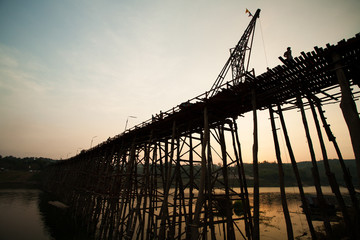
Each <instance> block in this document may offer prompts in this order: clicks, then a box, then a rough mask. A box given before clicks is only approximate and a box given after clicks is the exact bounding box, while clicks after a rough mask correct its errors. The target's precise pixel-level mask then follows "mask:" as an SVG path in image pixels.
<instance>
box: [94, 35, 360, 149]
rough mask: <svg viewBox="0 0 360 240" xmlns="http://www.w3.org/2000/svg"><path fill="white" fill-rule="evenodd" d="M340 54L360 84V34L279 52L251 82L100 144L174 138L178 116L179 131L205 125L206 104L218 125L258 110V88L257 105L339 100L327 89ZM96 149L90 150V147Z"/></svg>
mask: <svg viewBox="0 0 360 240" xmlns="http://www.w3.org/2000/svg"><path fill="white" fill-rule="evenodd" d="M334 54H338V55H339V56H340V58H341V61H340V62H339V63H340V64H341V66H342V68H343V70H344V72H345V73H346V75H347V78H348V79H351V80H352V82H350V84H357V85H359V83H360V80H359V75H360V74H359V72H360V70H359V69H360V67H359V66H360V57H359V56H360V34H357V35H356V36H355V37H354V38H351V39H348V40H347V41H345V40H343V41H340V42H339V43H338V44H337V45H329V44H327V46H326V48H325V49H323V48H318V47H315V48H314V51H312V52H308V53H304V52H302V53H301V56H299V57H295V58H294V59H293V60H291V61H286V60H284V59H282V58H281V57H280V58H279V59H280V60H281V61H282V62H283V63H284V64H283V65H279V66H277V67H275V68H272V69H268V71H267V72H265V73H263V74H261V75H259V76H257V77H254V78H252V77H250V76H248V77H247V78H246V80H245V82H243V83H240V84H237V85H235V86H232V85H231V84H229V82H228V83H225V84H223V85H222V86H221V91H219V92H218V93H217V94H216V95H214V96H213V97H209V98H208V97H207V96H208V95H209V94H208V92H206V93H204V94H202V95H200V96H198V97H195V98H193V99H191V100H189V101H188V104H187V106H186V107H180V105H179V106H177V107H175V108H173V109H171V110H169V111H167V112H164V113H163V114H162V116H161V118H160V117H158V118H156V119H149V120H148V121H145V122H143V123H141V124H139V125H137V126H135V127H133V128H131V129H129V130H127V131H126V132H124V133H122V134H121V135H117V136H115V137H114V138H112V139H109V140H108V141H106V142H104V143H101V144H99V145H98V146H95V147H94V148H93V149H96V148H99V147H102V146H103V145H106V144H109V143H113V142H117V143H119V142H121V143H122V144H131V143H133V140H134V137H136V142H143V141H146V140H147V139H148V138H149V136H150V135H151V133H152V138H153V139H161V138H168V137H170V136H171V134H172V127H173V122H174V121H175V122H176V129H177V134H179V135H182V134H184V133H186V132H189V131H191V132H195V131H197V130H199V131H200V130H201V129H202V127H203V112H202V111H203V109H204V107H205V106H206V107H207V108H208V112H209V123H210V125H214V124H216V123H219V122H223V121H225V120H226V119H227V118H230V117H233V118H236V117H237V116H239V115H241V114H244V113H246V112H249V111H251V110H252V103H251V99H252V92H253V91H255V94H256V104H257V105H256V107H257V109H264V108H267V107H268V106H270V105H273V104H284V103H295V101H294V99H295V97H296V95H298V94H301V95H304V94H308V93H311V94H318V93H322V97H321V99H322V101H323V102H326V101H330V100H336V99H337V96H336V95H338V94H339V93H337V94H335V95H332V94H331V93H327V91H329V90H331V89H333V88H336V87H337V86H338V80H337V78H336V74H335V67H334V66H335V64H336V62H334V61H333V56H334ZM89 151H90V150H89Z"/></svg>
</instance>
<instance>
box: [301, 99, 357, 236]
mask: <svg viewBox="0 0 360 240" xmlns="http://www.w3.org/2000/svg"><path fill="white" fill-rule="evenodd" d="M308 101H309V104H310V109H311V112H312V114H313V117H314V122H315V127H316V131H317V133H318V137H319V142H320V147H321V152H322V155H323V162H324V167H325V173H326V175H327V177H328V180H329V184H330V186H331V190H332V191H333V193H334V194H335V197H336V199H337V201H338V204H339V206H340V209H341V211H342V214H343V219H344V222H345V226H346V229H347V231H348V232H349V233H352V236H353V237H355V235H354V234H355V232H354V231H353V229H352V227H351V225H352V224H351V221H350V217H349V214H348V212H347V209H346V206H345V202H344V199H343V197H342V196H341V193H340V189H339V185H338V183H337V181H336V178H335V175H334V173H332V172H331V169H330V164H329V160H328V157H327V152H326V148H325V144H324V140H323V137H322V133H321V128H320V124H319V120H318V118H317V114H316V111H315V107H314V104H313V102H312V100H311V98H310V97H308Z"/></svg>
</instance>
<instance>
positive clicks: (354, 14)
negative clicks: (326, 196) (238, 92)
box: [0, 0, 360, 161]
mask: <svg viewBox="0 0 360 240" xmlns="http://www.w3.org/2000/svg"><path fill="white" fill-rule="evenodd" d="M246 8H248V9H249V10H250V11H252V12H253V13H254V12H255V11H256V9H258V8H260V9H261V13H260V20H259V22H258V24H257V27H256V32H255V40H254V41H255V42H254V46H253V53H252V57H251V59H252V61H251V66H250V67H251V68H254V69H255V73H256V74H257V75H259V74H261V73H263V72H264V71H265V69H266V67H270V68H272V67H275V66H277V65H279V64H281V62H280V61H279V60H278V56H280V55H283V53H284V51H285V50H286V48H287V47H289V46H290V47H291V48H292V51H293V56H298V55H300V52H301V51H305V52H308V51H311V50H313V47H314V46H319V47H325V45H326V43H330V44H336V43H337V42H338V41H340V40H342V39H348V38H351V37H354V36H355V34H357V33H359V32H360V1H358V0H343V1H335V0H317V1H313V0H304V1H298V0H296V1H295V0H273V1H266V0H252V1H240V0H237V1H235V0H228V1H218V0H207V1H205V0H199V1H193V0H184V1H172V0H169V1H167V0H152V1H145V0H131V1H130V0H122V1H119V0H108V1H85V0H69V1H67V0H65V1H48V0H31V1H27V0H0V155H2V156H7V155H13V156H17V157H26V156H34V157H49V158H54V159H60V158H62V159H64V158H67V157H70V156H73V155H75V154H76V153H77V152H79V151H80V150H82V149H87V148H89V147H90V144H91V142H93V145H96V144H99V143H101V142H102V141H105V140H106V139H107V138H108V137H113V136H115V135H117V134H119V133H121V132H122V131H124V128H125V124H126V120H127V119H128V127H132V126H134V125H135V124H139V123H141V122H142V121H146V120H147V119H149V118H151V115H152V114H156V113H159V112H160V110H162V111H166V110H168V109H170V108H172V107H174V106H176V105H178V104H180V103H181V102H183V101H186V100H188V99H190V98H193V97H195V96H197V95H199V94H201V93H203V92H205V91H207V90H209V89H210V87H211V86H212V83H213V82H214V81H215V79H216V77H217V75H218V74H219V72H220V70H221V68H222V67H223V65H224V64H225V62H226V60H227V58H228V56H229V49H230V48H232V47H234V45H235V44H236V43H237V42H238V40H239V39H240V37H241V35H242V34H243V32H244V30H245V28H246V27H247V25H248V23H249V21H250V18H249V17H248V16H247V14H245V9H246ZM358 108H359V105H358ZM325 110H326V114H327V116H328V119H329V121H330V123H331V127H332V128H333V131H334V134H335V135H336V137H337V139H338V140H339V142H340V147H341V149H342V151H343V154H344V157H345V158H353V153H352V150H351V145H350V140H349V137H348V131H347V128H346V125H345V123H344V120H343V118H342V114H341V112H340V111H339V107H338V105H337V104H336V105H332V106H329V107H327V108H326V109H325ZM307 113H309V111H307ZM308 115H309V116H308V118H309V120H310V119H311V115H310V113H309V114H308ZM129 116H135V117H136V118H129ZM285 117H286V120H287V122H288V124H289V128H291V130H290V134H291V136H290V137H291V139H292V141H293V144H294V145H296V146H297V147H296V149H295V153H296V154H297V159H298V160H299V161H300V160H302V161H303V160H309V158H308V157H309V154H308V151H307V149H306V147H307V145H306V140H305V138H304V135H305V134H304V131H303V128H302V125H301V122H300V114H299V112H297V111H294V112H291V113H290V112H289V113H287V114H286V116H285ZM259 118H260V120H259V135H260V149H259V151H260V152H259V160H260V161H262V160H269V161H273V160H275V156H274V150H273V142H272V138H271V129H270V123H269V120H268V118H269V114H268V112H267V111H263V112H260V113H259ZM239 124H240V136H241V137H242V139H243V140H242V141H243V148H244V149H245V150H244V156H245V159H246V161H251V158H250V156H251V154H250V150H251V145H252V116H251V114H246V115H245V118H242V119H241V120H240V121H239ZM279 133H280V132H279ZM95 136H96V137H95ZM315 136H316V135H315V134H314V137H315ZM325 139H326V140H327V138H326V137H325ZM281 144H283V143H281ZM329 146H330V145H329ZM329 148H330V147H329ZM246 149H247V150H246ZM317 149H318V147H317ZM317 153H318V150H317ZM329 155H330V156H329V157H330V158H335V157H336V155H335V154H334V151H332V150H329ZM317 157H318V158H319V159H320V158H321V156H320V155H319V154H317ZM284 158H286V156H284Z"/></svg>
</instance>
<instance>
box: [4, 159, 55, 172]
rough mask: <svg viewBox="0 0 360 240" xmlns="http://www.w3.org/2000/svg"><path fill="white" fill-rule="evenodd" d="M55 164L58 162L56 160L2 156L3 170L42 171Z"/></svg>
mask: <svg viewBox="0 0 360 240" xmlns="http://www.w3.org/2000/svg"><path fill="white" fill-rule="evenodd" d="M54 162H56V160H53V159H50V158H43V157H25V158H18V157H14V156H6V157H3V156H1V155H0V168H1V169H3V170H20V171H28V170H34V171H41V170H43V169H44V168H45V167H46V166H48V165H49V164H52V163H54Z"/></svg>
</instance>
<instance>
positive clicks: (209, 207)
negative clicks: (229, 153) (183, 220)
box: [205, 129, 216, 240]
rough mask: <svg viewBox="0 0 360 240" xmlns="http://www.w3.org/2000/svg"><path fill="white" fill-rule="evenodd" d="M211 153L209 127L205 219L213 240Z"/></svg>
mask: <svg viewBox="0 0 360 240" xmlns="http://www.w3.org/2000/svg"><path fill="white" fill-rule="evenodd" d="M212 165H213V162H212V155H211V143H210V129H209V136H208V141H207V174H206V184H205V185H206V186H205V187H206V196H207V202H208V204H207V205H206V209H207V210H206V213H205V214H206V215H207V216H206V217H205V219H207V218H209V223H208V224H209V228H210V234H211V239H212V240H215V239H216V236H215V228H214V214H213V192H212V190H213V185H212ZM205 225H206V224H205Z"/></svg>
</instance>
